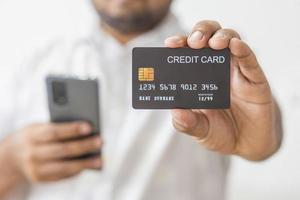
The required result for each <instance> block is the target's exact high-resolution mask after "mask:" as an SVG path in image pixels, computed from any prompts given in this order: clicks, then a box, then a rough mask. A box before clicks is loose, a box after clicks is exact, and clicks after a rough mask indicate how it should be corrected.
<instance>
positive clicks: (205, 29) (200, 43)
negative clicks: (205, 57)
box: [187, 20, 221, 49]
mask: <svg viewBox="0 0 300 200" xmlns="http://www.w3.org/2000/svg"><path fill="white" fill-rule="evenodd" d="M220 29H221V25H220V24H219V23H218V22H216V21H209V20H206V21H201V22H199V23H197V24H196V25H195V26H194V28H193V31H192V33H191V34H190V36H189V37H188V39H187V44H188V46H189V47H191V48H193V49H200V48H203V47H206V46H207V44H208V41H209V39H210V38H211V37H212V35H214V34H215V33H216V32H217V31H218V30H220Z"/></svg>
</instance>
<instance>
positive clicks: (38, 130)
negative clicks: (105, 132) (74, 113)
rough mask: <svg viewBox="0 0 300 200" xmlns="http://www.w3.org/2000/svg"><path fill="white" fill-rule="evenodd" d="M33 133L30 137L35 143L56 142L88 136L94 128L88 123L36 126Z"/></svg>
mask: <svg viewBox="0 0 300 200" xmlns="http://www.w3.org/2000/svg"><path fill="white" fill-rule="evenodd" d="M31 131H32V132H31V134H30V137H31V139H32V140H33V141H35V142H56V141H63V140H67V139H73V138H78V137H80V136H87V135H89V134H90V133H91V132H92V127H91V126H90V125H89V124H88V123H86V122H71V123H56V124H54V123H50V124H45V125H36V127H35V128H32V129H31Z"/></svg>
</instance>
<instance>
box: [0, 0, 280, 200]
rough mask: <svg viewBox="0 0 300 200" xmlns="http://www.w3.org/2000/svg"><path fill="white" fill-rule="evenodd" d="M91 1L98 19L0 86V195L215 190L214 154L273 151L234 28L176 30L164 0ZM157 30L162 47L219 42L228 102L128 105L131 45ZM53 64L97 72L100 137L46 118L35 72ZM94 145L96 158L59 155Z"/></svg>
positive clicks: (217, 167)
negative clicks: (227, 58) (227, 70)
mask: <svg viewBox="0 0 300 200" xmlns="http://www.w3.org/2000/svg"><path fill="white" fill-rule="evenodd" d="M93 3H94V6H95V8H96V10H97V12H98V13H99V15H100V18H101V23H100V24H101V26H100V27H101V28H97V29H96V30H94V31H93V33H92V34H91V36H90V37H88V38H81V39H76V40H71V41H58V42H57V43H54V44H51V45H50V46H49V47H47V48H45V49H43V50H40V51H38V53H37V55H35V56H34V58H33V59H32V61H31V62H29V63H27V64H26V66H25V67H23V68H20V69H18V70H17V71H18V72H16V75H15V77H14V79H11V84H9V86H6V87H5V90H6V91H8V92H10V93H7V94H6V98H2V103H1V106H2V107H1V121H0V127H1V129H0V130H1V137H2V138H3V139H2V141H1V145H0V166H1V168H0V177H1V179H0V196H1V198H4V197H5V196H11V195H12V198H14V199H18V198H19V199H26V200H27V199H28V200H35V199H47V200H48V199H49V200H56V199H72V200H74V199H80V200H83V199H108V200H110V199H117V200H125V199H130V200H137V199H143V200H150V199H156V200H157V199H158V200H159V199H172V200H176V199H178V200H179V199H180V200H182V199H187V200H193V199H195V200H196V199H197V200H198V199H205V200H210V199H212V200H220V199H223V198H224V189H225V183H226V172H227V169H228V159H227V158H226V156H224V155H238V156H241V157H243V158H245V159H248V160H253V161H259V160H264V159H266V158H267V157H269V156H271V155H272V154H273V153H274V152H276V150H277V149H278V148H279V146H280V142H281V137H282V130H281V119H280V113H279V109H278V107H277V106H276V103H275V101H274V99H273V97H272V94H271V91H270V88H269V85H268V82H267V80H266V78H265V76H264V74H263V72H262V69H261V67H260V66H259V64H258V62H257V60H256V58H255V55H254V53H253V52H252V51H251V49H250V48H249V47H248V46H247V44H246V43H245V42H243V41H242V40H240V39H239V35H238V33H237V32H235V31H234V30H231V29H223V28H222V27H221V25H220V24H219V23H218V22H215V21H201V22H199V23H197V24H196V25H195V27H194V28H193V30H192V31H191V33H190V35H189V36H186V34H185V33H184V31H183V30H182V29H181V28H180V26H179V24H178V22H177V19H176V18H175V17H174V16H173V15H172V14H171V13H169V7H170V5H171V0H123V1H120V0H111V1H107V0H94V1H93ZM171 35H175V36H172V37H169V36H171ZM166 38H167V39H166ZM164 41H165V45H166V46H167V47H170V48H177V47H186V46H187V47H190V48H195V49H201V48H203V47H211V48H213V49H223V48H227V47H229V49H230V51H231V54H232V55H231V56H232V61H231V101H232V103H231V108H230V109H228V110H173V111H172V112H171V114H170V112H168V111H137V110H133V109H132V108H131V100H130V99H131V98H130V96H131V94H130V90H131V87H130V83H131V80H130V79H131V78H130V74H131V67H130V66H131V63H130V60H131V56H130V55H131V50H132V48H133V47H135V46H162V45H163V42H164ZM53 73H54V74H60V75H61V74H63V75H74V76H79V77H95V76H96V77H98V78H99V80H100V85H101V89H100V99H101V115H102V122H101V123H102V130H101V138H99V137H98V136H96V137H93V138H88V139H83V140H80V141H76V142H74V141H71V142H65V141H64V140H65V139H71V138H76V137H78V136H81V135H88V134H89V133H90V131H91V128H92V127H90V126H89V125H88V124H87V123H85V122H73V123H62V124H54V123H49V117H48V111H47V103H46V94H45V89H44V81H45V77H46V76H47V75H48V74H53ZM3 101H4V102H3ZM171 121H173V125H174V127H175V128H176V129H177V131H178V132H177V131H176V130H175V129H174V127H173V126H172V122H171ZM179 132H184V133H187V134H180V133H179ZM8 133H11V134H8ZM188 135H191V136H193V137H189V136H188ZM199 143H200V144H199ZM99 148H101V149H102V151H103V155H102V157H101V158H98V157H96V158H90V159H86V160H66V158H69V157H72V156H79V155H83V154H86V153H89V152H93V151H95V150H97V149H99ZM98 168H101V170H95V169H98ZM88 169H94V170H88ZM21 189H22V191H23V193H22V196H21V197H16V196H15V194H16V192H15V191H16V190H21ZM19 193H20V192H19Z"/></svg>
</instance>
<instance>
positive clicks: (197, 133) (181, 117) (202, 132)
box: [171, 109, 209, 140]
mask: <svg viewBox="0 0 300 200" xmlns="http://www.w3.org/2000/svg"><path fill="white" fill-rule="evenodd" d="M171 114H172V117H173V125H174V127H175V128H176V129H177V130H178V131H179V132H183V133H186V134H188V135H191V136H194V137H196V138H197V139H200V140H201V139H204V138H205V137H206V135H207V134H208V131H209V121H208V119H207V117H206V116H205V114H204V113H203V112H201V110H186V109H174V110H172V111H171Z"/></svg>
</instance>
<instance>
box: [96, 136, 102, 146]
mask: <svg viewBox="0 0 300 200" xmlns="http://www.w3.org/2000/svg"><path fill="white" fill-rule="evenodd" d="M95 145H96V146H97V147H99V146H101V139H100V138H97V139H96V140H95Z"/></svg>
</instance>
